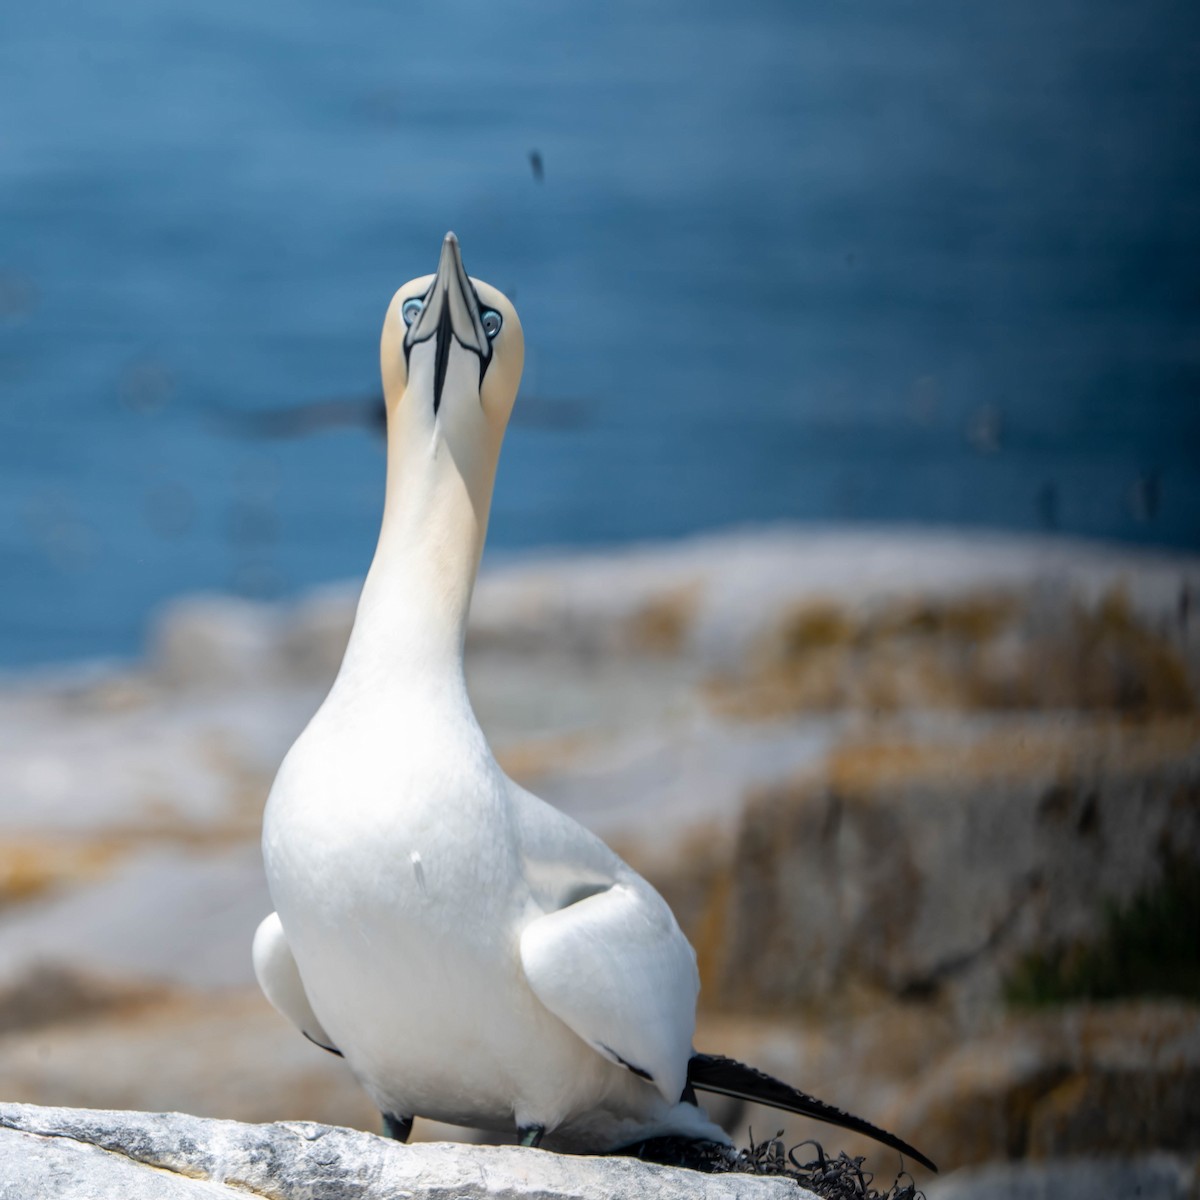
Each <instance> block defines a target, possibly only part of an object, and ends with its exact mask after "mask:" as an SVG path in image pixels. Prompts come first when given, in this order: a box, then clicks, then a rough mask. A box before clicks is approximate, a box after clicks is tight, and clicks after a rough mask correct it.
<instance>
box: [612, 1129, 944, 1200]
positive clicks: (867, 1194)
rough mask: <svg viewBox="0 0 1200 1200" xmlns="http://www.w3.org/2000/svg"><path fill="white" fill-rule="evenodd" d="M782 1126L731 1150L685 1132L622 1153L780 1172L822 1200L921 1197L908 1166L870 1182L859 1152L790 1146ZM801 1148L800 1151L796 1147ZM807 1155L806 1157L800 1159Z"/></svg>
mask: <svg viewBox="0 0 1200 1200" xmlns="http://www.w3.org/2000/svg"><path fill="white" fill-rule="evenodd" d="M782 1138H783V1131H782V1130H780V1132H779V1133H777V1134H776V1135H775V1137H773V1138H765V1139H764V1140H763V1141H761V1142H755V1141H754V1135H753V1134H751V1135H750V1145H749V1146H748V1147H747V1148H746V1149H745V1150H733V1149H731V1148H730V1147H729V1146H722V1145H720V1144H719V1143H717V1142H702V1141H693V1140H692V1139H690V1138H678V1137H661V1138H650V1139H648V1140H647V1141H644V1142H638V1143H637V1144H636V1145H633V1146H629V1147H627V1148H626V1149H625V1150H624V1151H623V1153H626V1154H631V1155H633V1156H634V1157H635V1158H640V1159H642V1160H643V1161H644V1162H653V1163H659V1164H661V1165H663V1166H669V1167H686V1168H688V1169H689V1170H692V1171H704V1172H706V1173H707V1174H712V1175H720V1174H726V1173H729V1172H739V1173H742V1174H746V1175H782V1176H784V1177H785V1178H787V1179H794V1180H795V1181H796V1182H797V1183H798V1184H800V1185H801V1186H802V1187H806V1188H808V1190H809V1191H810V1192H815V1193H816V1194H817V1195H818V1196H820V1197H821V1198H822V1200H925V1194H924V1193H923V1192H919V1191H918V1190H917V1188H916V1185H915V1184H914V1183H913V1181H912V1178H911V1176H909V1174H908V1172H907V1171H902V1172H901V1173H900V1174H899V1175H897V1176H896V1179H895V1181H894V1182H893V1183H892V1185H891V1187H889V1188H888V1189H887V1190H886V1191H880V1190H879V1189H878V1188H876V1187H875V1186H874V1176H873V1175H872V1174H871V1172H870V1171H864V1170H863V1158H862V1157H861V1156H859V1157H857V1158H851V1157H850V1156H849V1155H848V1154H847V1153H846V1152H845V1151H844V1150H843V1151H841V1152H839V1154H838V1155H837V1157H836V1158H830V1157H829V1156H828V1155H827V1154H826V1153H825V1151H824V1149H823V1148H822V1147H821V1145H820V1143H818V1142H813V1141H809V1142H800V1143H799V1144H798V1145H796V1146H793V1147H792V1148H791V1149H790V1150H789V1149H787V1148H786V1147H785V1146H784V1143H783V1141H782ZM801 1150H803V1151H804V1153H803V1154H798V1153H797V1152H798V1151H801ZM805 1160H809V1161H805Z"/></svg>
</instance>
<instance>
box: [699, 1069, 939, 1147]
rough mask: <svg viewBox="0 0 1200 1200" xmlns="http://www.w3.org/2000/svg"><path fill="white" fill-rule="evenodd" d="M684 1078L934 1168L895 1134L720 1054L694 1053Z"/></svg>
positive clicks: (700, 1087) (707, 1088)
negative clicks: (855, 1136)
mask: <svg viewBox="0 0 1200 1200" xmlns="http://www.w3.org/2000/svg"><path fill="white" fill-rule="evenodd" d="M687 1077H688V1083H689V1085H690V1086H692V1087H694V1088H696V1089H697V1090H699V1091H702V1092H717V1093H719V1094H720V1095H722V1096H735V1097H737V1099H739V1100H750V1101H753V1102H754V1103H756V1104H766V1105H768V1106H770V1107H771V1108H780V1109H783V1110H784V1111H785V1112H794V1113H799V1114H800V1115H801V1116H803V1117H813V1118H814V1119H816V1120H818V1121H828V1122H829V1124H830V1125H840V1126H841V1127H842V1128H843V1129H850V1130H853V1131H854V1132H855V1133H864V1134H866V1135H867V1137H869V1138H874V1139H875V1141H877V1142H881V1143H882V1144H883V1145H885V1146H891V1148H892V1149H893V1150H899V1151H900V1153H901V1154H907V1155H909V1156H910V1157H912V1158H915V1159H916V1160H917V1162H919V1163H921V1165H922V1166H926V1167H928V1168H929V1169H930V1170H931V1171H936V1170H937V1167H935V1166H934V1165H933V1163H932V1162H931V1161H930V1160H929V1159H928V1158H926V1157H925V1155H923V1154H922V1153H921V1152H920V1151H919V1150H914V1149H913V1148H912V1146H910V1145H909V1144H908V1143H907V1142H905V1141H902V1140H901V1139H900V1138H898V1137H896V1135H895V1134H893V1133H888V1132H887V1131H886V1130H883V1129H880V1128H878V1126H875V1125H872V1124H871V1123H870V1122H869V1121H864V1120H863V1119H862V1118H861V1117H856V1116H854V1115H853V1114H852V1113H848V1112H843V1111H842V1110H841V1109H840V1108H835V1107H834V1106H833V1105H832V1104H826V1103H825V1102H824V1101H823V1100H818V1099H816V1097H815V1096H809V1095H807V1094H806V1093H805V1092H801V1091H798V1090H797V1089H796V1088H794V1087H789V1086H788V1084H786V1083H783V1082H781V1081H780V1080H778V1079H775V1078H773V1077H772V1076H770V1075H767V1074H765V1073H764V1072H762V1071H758V1070H755V1068H754V1067H748V1066H746V1064H745V1063H740V1062H738V1061H737V1060H736V1059H733V1058H724V1057H722V1056H721V1055H719V1054H693V1055H692V1057H691V1060H690V1061H689V1062H688V1073H687Z"/></svg>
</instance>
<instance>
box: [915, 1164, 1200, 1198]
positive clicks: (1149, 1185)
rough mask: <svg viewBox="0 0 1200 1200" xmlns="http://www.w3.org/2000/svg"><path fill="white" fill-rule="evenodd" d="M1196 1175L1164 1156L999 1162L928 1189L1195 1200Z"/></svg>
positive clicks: (955, 1193) (949, 1193) (964, 1194)
mask: <svg viewBox="0 0 1200 1200" xmlns="http://www.w3.org/2000/svg"><path fill="white" fill-rule="evenodd" d="M1195 1179H1196V1174H1195V1168H1194V1167H1189V1166H1188V1165H1187V1164H1186V1163H1184V1162H1182V1161H1180V1160H1179V1159H1175V1158H1171V1157H1169V1156H1167V1155H1162V1154H1157V1155H1153V1156H1148V1157H1146V1158H1139V1159H1104V1158H1087V1159H1073V1160H1072V1159H1063V1160H1059V1161H1053V1162H1037V1163H995V1164H992V1165H990V1166H987V1167H983V1168H981V1169H979V1170H973V1171H956V1172H955V1173H954V1174H953V1175H950V1176H947V1178H945V1179H943V1180H941V1181H939V1182H938V1183H937V1184H934V1185H933V1186H932V1187H930V1188H928V1189H927V1191H926V1195H927V1196H928V1198H929V1200H1096V1197H1099V1196H1137V1197H1138V1198H1139V1200H1189V1197H1191V1196H1192V1195H1194V1193H1193V1191H1192V1190H1191V1189H1192V1187H1193V1185H1194V1182H1195Z"/></svg>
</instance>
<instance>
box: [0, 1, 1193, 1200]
mask: <svg viewBox="0 0 1200 1200" xmlns="http://www.w3.org/2000/svg"><path fill="white" fill-rule="evenodd" d="M4 27H5V33H4V37H3V39H2V40H0V112H2V113H3V116H4V121H3V133H2V134H0V231H3V238H2V240H0V397H2V401H0V422H2V424H3V437H0V464H2V469H0V577H2V578H3V580H4V586H3V588H0V666H2V667H3V668H4V670H5V675H4V680H5V682H4V685H3V688H2V690H0V709H2V710H3V712H4V721H3V724H2V725H0V785H2V788H3V791H2V792H0V805H3V810H2V812H3V815H4V821H5V825H4V827H5V829H6V831H7V833H6V837H5V841H4V844H3V849H2V853H3V861H2V862H0V1036H2V1044H3V1049H4V1054H3V1061H4V1063H5V1064H6V1065H5V1066H4V1067H3V1068H0V1093H2V1094H3V1095H5V1096H7V1097H11V1098H14V1099H26V1100H31V1101H40V1102H47V1103H49V1102H55V1103H80V1104H83V1103H87V1104H96V1105H105V1106H120V1105H127V1106H130V1107H165V1108H183V1109H189V1110H191V1111H194V1112H204V1113H212V1114H213V1115H224V1116H241V1117H246V1118H249V1119H256V1120H269V1119H274V1118H277V1117H281V1116H310V1117H316V1118H320V1119H326V1120H336V1121H342V1122H346V1123H359V1124H365V1125H367V1126H373V1121H374V1117H373V1115H372V1114H371V1113H370V1112H369V1110H367V1109H366V1108H365V1106H364V1103H363V1102H362V1101H361V1100H359V1099H358V1098H357V1095H356V1093H355V1091H354V1089H353V1087H352V1086H351V1085H350V1084H349V1083H348V1082H347V1081H346V1080H345V1079H344V1078H343V1077H341V1076H339V1075H338V1074H337V1072H338V1070H339V1068H338V1067H337V1065H336V1064H333V1063H326V1062H324V1061H323V1060H322V1059H321V1055H320V1054H319V1052H317V1051H315V1050H313V1049H312V1048H311V1047H308V1046H307V1045H306V1044H304V1043H300V1044H294V1043H296V1042H299V1039H295V1038H292V1037H291V1035H290V1033H289V1032H288V1031H287V1030H286V1029H284V1028H282V1023H281V1022H279V1021H278V1019H277V1018H275V1017H274V1016H273V1014H272V1013H271V1012H270V1011H269V1010H267V1009H266V1008H265V1005H264V1004H263V1002H262V1001H261V1000H260V999H259V998H258V997H257V996H256V994H255V993H254V992H253V990H252V989H251V988H250V987H249V986H248V985H249V982H250V980H249V964H248V953H247V947H248V943H249V937H250V934H251V932H252V930H253V926H254V923H255V922H256V921H257V919H258V915H260V912H265V906H266V904H267V901H266V898H265V893H264V892H263V889H262V884H261V879H260V878H259V870H258V866H257V858H256V849H255V845H254V841H255V837H256V830H257V823H258V818H259V814H260V812H261V806H262V802H263V799H264V797H265V794H266V789H267V787H268V786H269V782H270V779H271V777H272V774H273V771H274V768H275V766H276V765H277V763H278V760H279V758H280V756H281V755H282V753H283V752H284V750H285V749H286V747H287V745H288V744H289V741H290V739H291V737H293V736H294V735H295V733H296V732H297V731H298V729H299V728H300V727H301V726H302V724H303V722H304V721H305V720H306V719H307V716H308V715H309V714H310V713H311V711H312V710H313V708H314V707H315V705H316V704H317V703H318V702H319V700H320V697H321V695H322V692H323V689H324V688H325V687H326V686H327V685H328V682H329V680H330V678H331V677H332V672H333V670H334V669H336V664H337V661H338V659H339V656H340V650H341V646H342V644H344V638H345V635H346V630H347V628H348V622H349V620H350V616H351V613H352V606H353V596H354V584H353V580H355V579H358V578H361V576H362V574H363V573H364V572H365V569H366V567H367V565H368V563H369V561H370V555H371V551H372V548H373V544H374V538H375V535H376V532H377V528H378V517H379V511H380V504H381V497H382V485H383V469H384V462H383V447H382V441H381V438H380V437H379V418H380V400H379V397H378V394H377V386H378V383H377V381H378V361H377V358H378V356H377V346H378V333H379V326H380V323H381V321H382V316H383V313H384V310H385V308H386V306H387V303H388V301H389V299H390V297H391V295H392V293H393V291H394V290H395V289H396V287H398V286H399V285H400V284H401V283H403V282H404V281H405V280H406V279H408V278H410V277H412V276H415V275H419V274H424V273H426V272H429V271H431V270H433V268H434V265H435V262H436V256H437V252H438V247H439V242H440V239H441V237H442V235H443V234H444V232H445V231H446V230H447V229H454V230H455V231H456V232H457V233H458V235H459V237H460V239H461V241H462V244H463V250H464V257H465V260H466V263H467V266H468V269H469V270H470V271H471V273H472V274H474V275H477V276H479V277H480V278H483V279H486V280H488V281H489V282H491V283H493V284H495V285H496V286H498V287H500V288H501V289H503V290H504V291H505V292H507V294H508V295H509V296H510V297H511V298H512V299H513V300H514V301H515V303H516V305H517V307H518V309H519V311H520V313H521V317H522V321H523V324H524V326H525V332H526V342H527V347H528V351H527V365H526V372H525V383H524V387H523V391H522V396H521V398H520V399H519V401H518V404H517V408H516V410H515V414H514V418H513V424H512V426H511V428H510V431H509V434H508V438H507V441H506V445H505V449H504V455H503V458H502V462H501V468H500V474H499V479H498V483H497V488H496V495H495V504H494V508H493V514H492V523H491V530H490V543H489V550H488V554H487V556H486V559H485V576H484V580H483V583H482V585H481V591H480V595H479V598H478V604H477V606H476V614H475V618H476V619H475V625H474V627H473V630H472V635H471V641H472V655H473V659H472V668H471V669H472V686H473V688H474V690H475V695H476V700H477V704H478V706H479V708H480V712H481V717H482V719H483V721H484V724H485V727H486V728H487V729H488V732H489V734H490V736H491V737H492V739H493V742H494V744H495V745H496V746H497V749H498V751H499V752H500V754H501V757H502V761H504V762H505V765H506V766H507V767H508V769H509V770H510V771H511V772H512V773H514V774H515V775H517V776H518V777H519V778H521V779H522V780H523V781H525V782H528V783H530V785H531V786H535V787H536V788H539V789H540V790H541V791H542V793H543V794H545V795H546V796H547V798H549V799H551V800H553V801H554V802H556V803H559V804H561V805H563V806H564V807H566V808H568V809H569V810H570V811H573V812H574V813H575V814H576V815H578V816H580V817H581V819H584V820H585V821H587V822H588V823H589V824H591V825H592V826H593V827H595V828H597V829H598V830H600V831H601V832H602V833H604V834H605V836H607V837H609V838H611V839H612V840H614V841H615V842H617V843H618V844H619V845H620V846H621V848H622V849H623V850H624V852H626V853H627V854H629V856H630V857H631V858H632V859H633V860H634V861H635V862H636V863H637V865H639V866H640V867H642V868H643V869H645V870H646V871H647V872H648V873H649V874H650V875H651V877H652V878H654V879H655V881H656V882H657V883H659V884H660V885H661V886H662V887H663V888H664V889H665V890H666V891H667V892H668V894H669V896H670V898H671V899H672V902H673V903H674V904H675V905H676V907H677V909H678V911H679V912H680V915H681V918H682V919H683V921H684V923H685V925H686V926H687V928H688V931H689V933H690V934H691V936H692V937H693V939H694V940H695V941H696V943H697V945H698V947H699V949H700V952H701V961H702V966H703V968H704V973H705V976H704V977H705V997H706V1016H705V1021H706V1022H708V1024H707V1025H706V1026H702V1033H703V1032H704V1031H705V1030H706V1029H707V1030H708V1031H709V1032H710V1033H711V1036H712V1037H714V1038H718V1040H721V1039H723V1041H722V1044H721V1045H720V1046H716V1047H713V1046H710V1047H708V1048H723V1049H726V1050H729V1051H731V1052H735V1053H736V1052H737V1051H738V1048H739V1047H741V1048H742V1049H743V1050H744V1053H745V1054H746V1055H747V1056H751V1057H753V1056H757V1060H758V1061H759V1062H760V1063H761V1065H763V1066H766V1067H772V1066H774V1067H775V1068H776V1069H777V1070H778V1071H779V1072H780V1073H783V1074H785V1075H788V1076H789V1077H792V1078H794V1079H795V1081H796V1082H798V1083H800V1084H801V1085H802V1086H805V1087H808V1088H809V1089H810V1090H813V1091H817V1092H819V1094H822V1095H825V1096H826V1098H828V1099H830V1100H831V1101H834V1102H837V1103H839V1104H842V1105H843V1106H845V1107H850V1108H858V1109H862V1110H863V1111H864V1113H865V1115H867V1116H869V1117H871V1118H872V1119H875V1120H878V1121H881V1122H883V1123H889V1122H890V1124H891V1125H893V1126H894V1127H896V1128H897V1130H898V1132H900V1133H901V1134H903V1135H904V1136H905V1137H908V1138H909V1139H910V1140H912V1141H914V1142H916V1143H917V1144H918V1145H920V1146H921V1147H922V1148H923V1149H926V1150H927V1151H928V1152H929V1153H931V1154H932V1155H933V1156H934V1157H938V1158H942V1159H944V1160H945V1162H946V1165H947V1166H949V1167H964V1168H977V1169H982V1168H980V1164H987V1163H991V1164H993V1165H995V1164H1009V1165H1007V1166H1004V1167H1003V1169H1004V1170H1008V1171H1018V1170H1024V1169H1025V1168H1024V1167H1023V1166H1021V1167H1017V1166H1013V1165H1012V1164H1014V1163H1015V1164H1024V1163H1027V1162H1030V1161H1032V1162H1035V1163H1038V1164H1041V1165H1040V1166H1039V1167H1038V1168H1037V1169H1038V1170H1043V1171H1047V1170H1050V1169H1051V1168H1050V1167H1048V1166H1046V1165H1045V1164H1047V1163H1050V1162H1057V1161H1058V1160H1060V1159H1061V1160H1065V1161H1068V1162H1069V1163H1070V1162H1082V1161H1083V1160H1085V1159H1091V1158H1094V1157H1095V1156H1097V1155H1100V1156H1104V1155H1108V1156H1113V1155H1116V1156H1121V1157H1122V1158H1123V1159H1124V1160H1128V1161H1132V1162H1135V1163H1136V1164H1140V1165H1138V1166H1137V1170H1141V1171H1143V1174H1144V1178H1143V1183H1145V1180H1147V1179H1150V1178H1151V1176H1153V1179H1154V1180H1156V1181H1157V1182H1155V1183H1154V1185H1153V1186H1160V1185H1161V1186H1162V1187H1164V1188H1166V1189H1168V1190H1167V1191H1164V1192H1163V1193H1162V1194H1164V1195H1166V1194H1172V1195H1173V1194H1175V1192H1173V1191H1171V1190H1170V1189H1172V1188H1175V1187H1176V1185H1177V1184H1178V1186H1179V1187H1181V1188H1182V1187H1185V1183H1180V1182H1179V1180H1182V1179H1184V1176H1185V1175H1186V1174H1187V1172H1188V1171H1191V1170H1192V1169H1193V1164H1194V1158H1195V1155H1196V1154H1197V1153H1198V1152H1200V1135H1198V1134H1197V1132H1196V1131H1197V1130H1200V1100H1198V1097H1200V1022H1198V1021H1197V1014H1198V1013H1200V1009H1198V1008H1197V1001H1198V998H1200V963H1198V961H1197V959H1198V956H1200V918H1198V916H1197V909H1198V907H1200V899H1198V895H1200V882H1198V881H1200V869H1198V867H1197V863H1198V862H1200V752H1198V749H1197V747H1198V745H1200V723H1198V722H1197V719H1196V697H1197V686H1198V683H1200V642H1198V637H1197V633H1196V620H1195V615H1194V608H1195V605H1196V603H1197V601H1198V600H1200V565H1198V561H1200V560H1198V559H1197V557H1196V549H1197V544H1198V542H1200V468H1198V462H1200V458H1198V451H1200V404H1198V403H1197V400H1198V394H1200V323H1198V318H1200V283H1198V281H1200V156H1198V155H1197V154H1196V146H1197V145H1200V85H1198V84H1197V80H1196V63H1197V62H1198V61H1200V15H1198V13H1197V11H1196V10H1195V8H1194V7H1193V6H1189V5H1186V4H1184V3H1180V2H1178V0H1151V2H1150V3H1149V4H1147V5H1141V6H1137V7H1136V8H1133V7H1130V6H1129V5H1126V4H1119V3H1117V2H1116V0H1097V2H1093V3H1090V4H1086V5H1085V4H1083V3H1081V2H1080V0H1037V2H1036V3H1035V2H1034V0H1014V2H1013V3H1009V4H1006V5H988V6H980V5H974V6H971V5H967V6H964V5H961V4H957V3H951V2H950V0H912V2H906V3H881V2H879V0H851V2H848V3H839V4H836V5H835V4H829V3H825V4H816V5H799V4H790V3H782V2H778V0H777V2H774V3H767V2H758V0H749V2H747V3H741V4H738V5H736V6H732V7H731V6H729V5H720V4H716V3H709V2H708V0H689V2H688V3H687V4H682V3H673V2H670V0H668V2H666V3H661V4H658V5H655V6H652V7H647V6H644V5H636V4H633V3H631V2H617V3H612V2H609V3H604V4H600V3H579V4H576V5H572V6H569V7H561V6H554V5H549V4H542V3H528V4H514V5H506V6H500V7H497V6H486V5H479V4H467V3H452V4H446V5H437V6H430V5H425V6H416V5H413V6H409V5H404V4H400V3H388V4H384V3H367V2H359V0H355V2H351V3H346V4H343V5H340V6H339V7H338V8H337V10H336V12H335V11H334V10H333V9H332V8H331V7H329V6H327V5H316V4H312V3H305V2H303V0H302V2H300V3H295V4H291V5H287V6H284V5H281V4H277V3H272V2H267V3H260V4H257V5H253V6H247V5H244V4H232V3H229V2H228V0H215V2H210V3H206V4H199V3H196V2H195V0H173V2H172V3H170V4H166V5H164V4H149V3H146V2H145V0H101V2H100V3H93V4H88V5H84V4H82V3H80V2H79V0H49V2H48V3H44V4H40V5H27V6H24V7H22V8H20V9H14V10H13V11H12V12H11V13H9V14H7V16H6V18H5V20H4ZM714 531H716V532H714ZM340 581H350V582H348V583H343V582H340ZM1164 964H1165V966H1164ZM718 1035H719V1036H718ZM702 1044H703V1041H702ZM1135 1096H1136V1097H1137V1102H1136V1104H1134V1103H1132V1102H1131V1099H1130V1098H1131V1097H1135ZM727 1115H728V1116H729V1118H730V1119H731V1120H733V1119H734V1118H736V1117H737V1116H738V1114H734V1113H729V1114H727ZM753 1117H754V1115H753V1114H741V1119H742V1120H743V1122H744V1121H746V1120H748V1119H751V1118H753ZM775 1120H776V1118H775V1117H773V1116H765V1115H763V1114H758V1116H757V1117H756V1118H754V1120H753V1123H754V1128H755V1130H756V1132H757V1133H759V1134H761V1133H763V1132H774V1125H773V1122H774V1121H775ZM768 1126H771V1128H769V1129H768ZM811 1132H814V1131H813V1130H812V1129H804V1130H802V1131H801V1130H797V1131H796V1135H797V1138H798V1137H799V1136H801V1134H803V1136H807V1135H808V1134H809V1133H811ZM821 1136H822V1138H823V1140H824V1141H825V1142H826V1144H828V1145H833V1146H837V1145H840V1144H841V1143H840V1141H839V1140H838V1139H839V1138H840V1135H833V1136H832V1137H831V1136H830V1135H829V1131H825V1132H824V1133H822V1134H821ZM851 1142H852V1139H847V1142H846V1144H847V1145H850V1144H851ZM1151 1151H1161V1152H1162V1153H1161V1154H1159V1156H1158V1157H1155V1158H1149V1157H1147V1156H1148V1155H1149V1154H1150V1152H1151ZM1163 1155H1165V1156H1166V1157H1164V1156H1163ZM1164 1164H1165V1165H1164ZM988 1169H992V1168H988ZM995 1169H997V1170H999V1169H1001V1167H999V1166H996V1167H995ZM1030 1169H1033V1168H1030ZM1056 1169H1057V1168H1056ZM1063 1169H1064V1170H1068V1168H1063ZM1081 1169H1082V1168H1081ZM1155 1171H1158V1172H1159V1174H1157V1175H1154V1174H1153V1172H1155ZM1147 1172H1148V1173H1149V1174H1146V1173H1147ZM1181 1172H1182V1174H1181ZM1013 1178H1015V1176H1014V1177H1013ZM1080 1178H1082V1176H1080ZM1139 1178H1141V1177H1139ZM1188 1178H1190V1176H1188ZM964 1179H965V1177H964ZM968 1184H969V1181H967V1182H963V1181H962V1180H960V1185H956V1186H961V1187H962V1188H965V1187H967V1186H968ZM971 1186H974V1185H971ZM980 1186H983V1185H982V1184H981V1185H980ZM1013 1186H1016V1185H1015V1184H1014V1185H1013ZM1139 1186H1140V1185H1139ZM1145 1186H1147V1187H1149V1186H1150V1184H1148V1183H1146V1184H1145ZM1186 1186H1192V1185H1191V1184H1190V1183H1189V1184H1186ZM947 1194H950V1193H947ZM953 1194H956V1195H957V1194H967V1193H966V1192H962V1191H960V1192H955V1193H953ZM1147 1194H1150V1193H1147ZM1179 1194H1184V1193H1182V1192H1181V1193H1179Z"/></svg>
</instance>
